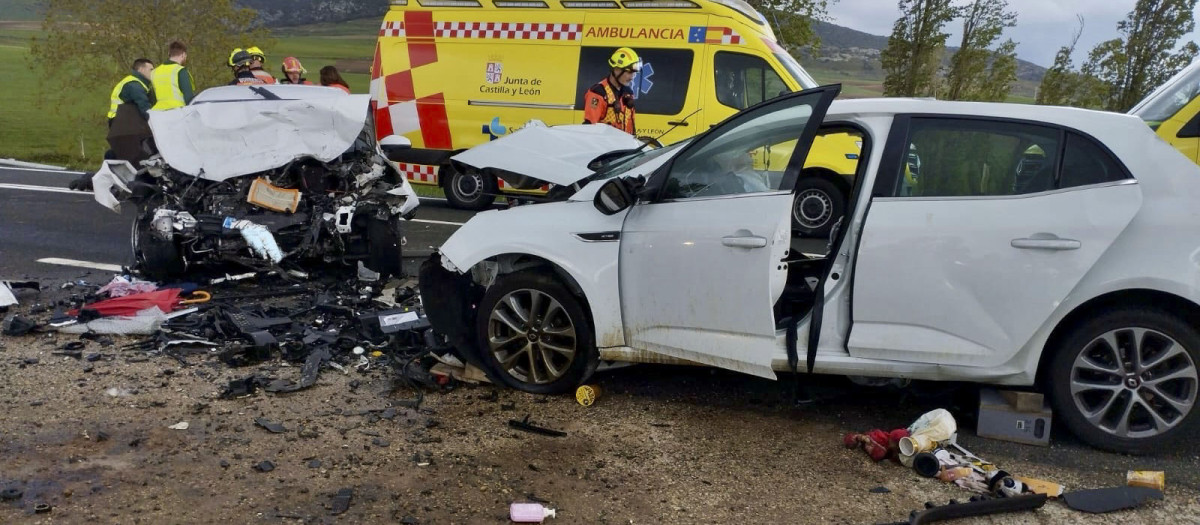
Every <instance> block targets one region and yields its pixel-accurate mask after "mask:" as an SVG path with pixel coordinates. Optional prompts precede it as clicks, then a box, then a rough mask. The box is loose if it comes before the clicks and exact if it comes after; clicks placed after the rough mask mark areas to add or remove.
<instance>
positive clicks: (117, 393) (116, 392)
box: [104, 386, 133, 397]
mask: <svg viewBox="0 0 1200 525" xmlns="http://www.w3.org/2000/svg"><path fill="white" fill-rule="evenodd" d="M104 395H106V396H109V397H129V396H132V395H133V391H132V390H129V389H128V388H117V387H115V386H114V387H112V388H109V389H108V390H105V391H104Z"/></svg>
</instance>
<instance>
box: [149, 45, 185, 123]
mask: <svg viewBox="0 0 1200 525" xmlns="http://www.w3.org/2000/svg"><path fill="white" fill-rule="evenodd" d="M167 58H168V60H167V61H166V62H165V63H163V64H162V65H160V66H158V67H156V68H154V79H153V80H154V82H153V84H154V96H155V98H156V99H157V102H155V103H154V107H152V108H150V109H152V110H155V111H164V110H168V109H175V108H181V107H183V106H186V105H188V103H189V102H191V101H192V99H193V98H195V96H196V82H195V81H194V80H192V74H191V73H189V72H188V70H187V68H185V67H183V63H184V62H187V46H184V45H183V43H182V42H178V41H176V42H171V47H170V49H169V50H168V52H167Z"/></svg>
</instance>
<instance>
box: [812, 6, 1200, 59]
mask: <svg viewBox="0 0 1200 525" xmlns="http://www.w3.org/2000/svg"><path fill="white" fill-rule="evenodd" d="M831 3H832V4H833V5H831V6H830V7H829V15H830V18H831V19H832V20H831V22H833V23H835V24H838V25H840V26H845V27H849V28H851V29H857V30H859V31H863V32H866V33H871V34H875V35H883V36H887V35H889V34H891V32H892V24H893V23H895V21H896V19H897V18H899V16H900V11H899V10H898V9H897V8H896V4H897V1H896V0H836V3H834V2H833V0H831ZM956 3H959V4H962V3H965V0H959V1H958V2H956ZM1135 3H1136V0H1008V7H1009V9H1010V10H1012V11H1016V13H1017V25H1016V27H1012V28H1009V29H1008V31H1007V32H1006V33H1005V36H1006V37H1008V38H1012V39H1013V40H1014V41H1016V42H1017V56H1018V57H1020V58H1021V59H1023V60H1028V61H1030V62H1033V63H1035V64H1038V65H1040V66H1046V67H1049V66H1050V65H1051V64H1052V63H1053V62H1054V54H1055V53H1056V52H1058V48H1060V47H1062V46H1065V45H1067V44H1068V43H1070V39H1071V35H1072V34H1073V32H1074V31H1075V27H1076V26H1077V25H1078V21H1077V20H1076V17H1075V16H1076V15H1077V14H1078V15H1083V17H1084V28H1083V35H1082V36H1080V38H1079V45H1078V46H1076V48H1075V53H1076V55H1075V63H1076V65H1078V64H1079V63H1080V62H1082V61H1083V60H1085V59H1086V58H1087V52H1088V51H1090V50H1091V49H1092V47H1093V46H1095V45H1096V44H1098V43H1100V42H1103V41H1105V40H1109V39H1112V38H1116V37H1117V36H1118V35H1117V22H1118V21H1120V20H1122V19H1124V18H1125V15H1126V14H1127V13H1129V11H1130V10H1132V9H1133V5H1134V4H1135ZM1197 11H1200V9H1197ZM1197 19H1198V20H1200V13H1198V14H1197ZM950 24H951V25H950V27H948V29H950V34H951V35H950V39H949V40H948V41H947V45H949V46H957V45H958V39H959V38H960V34H959V31H960V30H961V27H962V22H961V21H960V20H956V21H954V22H951V23H950ZM1185 38H1188V39H1192V40H1200V35H1197V33H1196V32H1192V33H1190V34H1189V35H1188V36H1187V37H1185Z"/></svg>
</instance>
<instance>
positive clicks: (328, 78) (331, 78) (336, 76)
mask: <svg viewBox="0 0 1200 525" xmlns="http://www.w3.org/2000/svg"><path fill="white" fill-rule="evenodd" d="M321 85H322V86H329V87H335V88H338V89H340V90H342V91H345V92H346V93H349V92H350V85H349V84H347V83H346V80H345V79H343V78H342V74H341V73H338V70H337V68H336V67H333V66H325V67H323V68H321Z"/></svg>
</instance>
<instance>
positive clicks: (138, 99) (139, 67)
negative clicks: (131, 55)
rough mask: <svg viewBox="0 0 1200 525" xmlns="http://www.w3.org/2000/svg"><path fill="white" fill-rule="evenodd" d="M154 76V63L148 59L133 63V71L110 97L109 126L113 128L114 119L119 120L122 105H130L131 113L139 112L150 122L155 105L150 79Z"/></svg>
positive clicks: (115, 88) (118, 83) (119, 83)
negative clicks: (152, 107)
mask: <svg viewBox="0 0 1200 525" xmlns="http://www.w3.org/2000/svg"><path fill="white" fill-rule="evenodd" d="M153 74H154V63H153V62H151V61H150V59H148V58H139V59H137V60H134V61H133V68H132V71H130V73H129V74H128V75H125V78H122V79H121V81H120V82H117V85H116V87H114V88H113V90H112V95H110V96H109V105H108V125H109V127H112V123H113V119H115V118H117V114H118V113H119V111H120V108H121V106H122V105H126V104H127V105H129V106H130V108H131V109H130V111H137V112H138V114H140V115H141V117H142V120H149V119H150V115H149V111H150V107H151V106H153V105H154V92H153V91H151V90H150V77H151V76H152V75H153Z"/></svg>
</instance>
